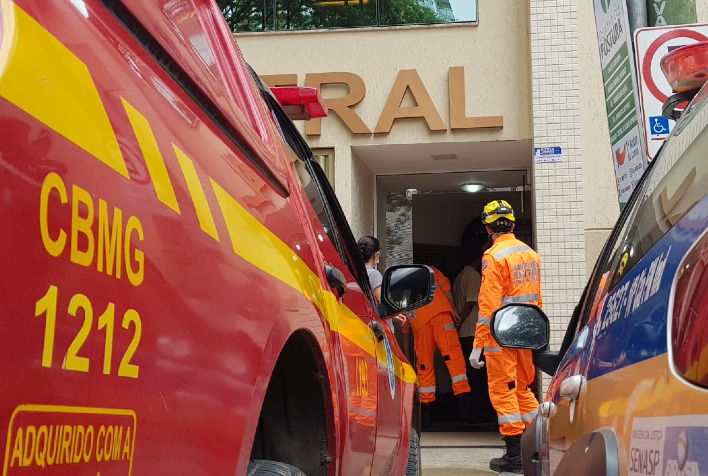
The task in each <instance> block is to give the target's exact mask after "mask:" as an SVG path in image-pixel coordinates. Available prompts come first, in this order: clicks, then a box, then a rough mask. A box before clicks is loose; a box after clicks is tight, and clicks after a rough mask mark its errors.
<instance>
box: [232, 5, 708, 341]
mask: <svg viewBox="0 0 708 476" xmlns="http://www.w3.org/2000/svg"><path fill="white" fill-rule="evenodd" d="M350 1H351V0H350ZM364 1H366V0H364ZM379 1H383V0H379ZM426 1H427V2H428V3H429V4H430V6H429V7H430V9H431V10H436V11H438V10H440V11H443V15H442V16H439V17H438V18H442V20H441V21H440V22H439V23H438V24H432V25H399V26H364V27H359V28H341V29H314V30H308V31H284V30H282V29H281V30H278V31H264V32H260V33H237V34H236V39H237V42H238V44H239V46H240V48H241V50H242V52H243V55H244V57H245V58H246V60H247V61H248V62H249V63H250V65H251V66H252V67H253V68H254V69H255V70H256V71H257V72H258V73H259V74H260V75H261V76H262V77H263V79H264V80H265V82H266V83H267V84H268V85H269V86H287V85H301V86H302V85H305V86H314V87H318V88H320V89H321V91H322V94H323V96H324V97H325V99H326V101H327V105H328V107H329V108H330V115H329V117H327V118H325V119H322V120H312V121H309V122H308V123H306V124H305V123H303V124H300V125H299V127H300V128H301V131H302V132H303V134H305V137H306V139H307V141H308V143H309V144H310V146H311V147H312V148H313V150H314V151H315V153H316V154H317V155H318V157H319V158H320V159H321V162H322V163H323V164H324V166H325V169H326V172H327V173H328V175H329V177H330V180H331V181H332V183H333V184H334V188H335V191H336V193H337V195H338V197H339V199H340V202H341V203H342V207H343V209H344V211H345V213H346V215H347V217H348V219H349V221H350V224H351V225H352V228H353V230H354V232H355V235H356V236H357V237H359V236H362V235H366V234H373V235H377V236H378V237H379V238H380V239H381V241H382V242H383V243H386V247H385V248H386V249H385V252H386V253H385V254H386V256H385V260H386V261H385V264H386V265H390V264H393V263H397V262H404V261H413V260H415V261H416V262H423V263H428V264H435V265H436V266H438V267H440V268H441V269H443V271H444V272H445V271H446V270H447V271H448V274H450V276H449V277H450V278H454V274H455V272H456V271H455V270H456V269H459V268H460V267H461V264H460V263H459V262H458V261H459V255H455V252H456V251H455V249H456V248H457V247H458V246H459V240H460V235H461V233H462V231H463V229H464V228H465V226H466V224H467V223H468V222H469V221H470V220H471V219H472V218H473V217H475V216H477V215H479V214H480V213H481V209H482V206H483V205H484V203H486V202H487V201H489V200H492V199H496V198H504V199H506V200H508V201H509V202H511V203H512V205H513V206H514V207H515V209H516V211H517V213H518V215H519V217H520V222H519V226H518V228H519V232H520V235H522V238H523V239H525V240H527V241H529V242H530V244H531V245H532V246H534V247H535V248H536V249H537V250H538V252H539V254H540V256H541V259H542V261H543V273H544V275H543V293H544V308H545V311H546V313H547V314H548V316H549V318H550V319H551V323H552V333H551V346H552V347H553V348H558V347H559V346H560V343H561V340H562V337H563V334H564V332H565V328H566V325H567V322H568V319H569V318H570V316H571V314H572V311H573V308H574V306H575V305H576V303H577V301H578V298H579V296H580V294H581V292H582V290H583V287H584V285H585V282H586V280H587V276H588V274H589V271H590V270H591V269H592V266H593V265H594V263H595V260H596V258H597V256H598V254H599V252H600V250H601V247H602V246H603V244H604V242H605V240H606V239H607V236H608V235H609V232H610V230H611V228H612V226H613V225H614V222H615V220H616V218H617V216H618V214H619V205H618V199H617V191H616V187H615V177H614V172H613V166H612V161H611V151H610V145H609V143H610V141H609V132H608V127H607V116H606V111H605V103H604V95H603V84H602V76H601V71H600V61H599V53H598V44H597V35H596V31H595V21H594V14H593V0H494V1H479V3H478V4H476V2H474V1H473V0H468V1H465V2H464V3H465V6H464V7H463V8H465V11H464V12H463V14H460V13H459V12H460V11H461V10H460V9H459V8H460V7H458V6H457V5H461V4H460V3H457V1H459V0H457V1H456V0H445V1H441V0H426ZM371 2H374V0H371ZM371 2H368V1H366V4H367V5H371V4H372V3H371ZM329 3H330V4H336V5H329V6H332V7H340V8H352V6H351V5H344V3H346V2H329ZM423 3H425V2H421V4H423ZM339 4H342V5H339ZM357 4H358V5H359V6H361V2H360V1H358V0H357ZM377 5H378V3H377ZM470 5H472V6H470ZM697 5H698V16H699V21H706V20H708V18H707V17H708V7H705V2H697ZM377 8H378V6H377ZM456 8H457V10H456ZM377 11H378V10H377ZM377 15H379V14H378V13H377ZM276 16H277V15H276ZM379 16H380V15H379ZM379 16H377V18H379ZM443 16H444V18H443ZM451 18H452V19H455V20H460V19H462V20H463V21H458V22H455V23H445V22H449V21H451V20H450V19H451ZM443 20H444V21H443ZM373 21H374V20H370V22H373ZM376 22H378V23H377V25H381V24H382V22H381V20H376ZM274 28H275V27H274ZM538 149H540V150H538ZM535 150H536V154H535V152H534V151H535ZM465 184H473V188H474V187H477V186H481V187H482V189H481V190H480V191H478V192H477V193H465V192H464V191H462V189H461V186H463V185H465ZM456 260H457V261H456Z"/></svg>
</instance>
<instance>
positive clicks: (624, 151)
mask: <svg viewBox="0 0 708 476" xmlns="http://www.w3.org/2000/svg"><path fill="white" fill-rule="evenodd" d="M594 6H595V26H596V28H597V40H598V44H599V47H600V66H601V68H602V81H603V84H604V89H605V106H606V108H607V122H608V125H609V129H610V143H611V146H612V162H613V164H614V168H615V179H616V183H617V195H618V197H619V202H620V206H624V204H625V203H627V200H628V199H629V196H630V195H631V194H632V190H634V187H635V185H636V184H637V182H638V181H639V178H640V177H641V176H642V173H644V168H645V166H646V163H647V161H646V157H645V147H644V137H643V133H642V129H641V122H640V121H641V112H640V109H639V98H638V95H637V87H636V83H635V78H636V76H635V72H634V62H633V61H632V35H631V33H630V30H629V22H628V21H627V12H626V10H625V2H624V0H594Z"/></svg>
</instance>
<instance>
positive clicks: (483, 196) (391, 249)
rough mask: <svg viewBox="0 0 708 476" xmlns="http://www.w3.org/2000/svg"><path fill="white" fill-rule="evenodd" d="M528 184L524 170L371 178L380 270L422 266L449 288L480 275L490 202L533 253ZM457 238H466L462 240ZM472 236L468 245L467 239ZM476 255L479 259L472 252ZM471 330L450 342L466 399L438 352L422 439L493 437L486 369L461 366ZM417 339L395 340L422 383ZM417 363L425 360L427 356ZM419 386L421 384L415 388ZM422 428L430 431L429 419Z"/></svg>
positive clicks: (466, 326) (403, 336) (465, 329)
mask: <svg viewBox="0 0 708 476" xmlns="http://www.w3.org/2000/svg"><path fill="white" fill-rule="evenodd" d="M528 183H529V180H528V172H527V171H525V170H508V171H481V172H480V171H477V172H449V173H436V174H405V175H400V174H399V175H379V176H377V180H376V188H377V225H378V226H377V228H378V229H377V235H378V236H379V239H380V240H381V245H382V260H381V261H382V262H381V266H382V267H381V269H384V268H385V267H388V266H392V265H396V264H404V263H419V264H427V265H429V266H433V267H435V268H437V269H438V270H439V271H440V272H441V273H442V274H443V275H444V276H445V277H446V278H447V279H448V280H449V281H450V285H451V287H453V288H454V287H455V281H456V280H458V279H462V280H464V279H465V278H461V272H462V271H463V269H464V268H465V266H466V265H467V266H470V267H476V271H480V269H479V261H477V263H476V264H475V263H473V261H474V258H475V257H477V258H479V253H481V247H482V245H483V244H484V242H485V239H486V233H485V232H484V229H483V227H482V226H481V221H479V216H480V215H481V211H482V209H483V207H484V205H485V204H486V203H488V202H489V201H491V200H494V199H504V200H506V201H508V202H509V203H510V204H511V205H512V206H513V207H514V210H515V213H516V216H517V226H516V235H517V237H518V238H519V239H521V240H522V241H525V242H527V243H528V244H529V245H531V246H533V231H532V230H533V227H532V216H533V213H532V207H531V192H530V188H529V186H528ZM475 219H476V220H475ZM475 221H477V225H475ZM470 232H471V234H470ZM463 236H464V237H466V238H465V239H463ZM470 236H474V238H473V239H469V237H470ZM465 243H466V244H467V245H466V246H465ZM474 247H476V248H477V250H478V253H474V252H471V251H474V250H472V249H471V248H474ZM467 272H470V271H466V273H467ZM477 276H479V275H477ZM453 290H454V289H453ZM451 294H452V295H453V297H454V298H455V299H454V301H461V297H460V296H464V295H465V291H462V290H460V291H458V293H457V296H456V297H455V296H454V294H455V293H454V292H453V293H451ZM466 300H470V299H466ZM453 304H454V305H455V307H456V310H457V311H459V310H460V309H461V308H463V307H464V303H463V302H454V303H453ZM472 314H474V316H473V315H472ZM472 314H471V315H470V317H469V319H473V318H476V308H473V312H472ZM471 323H472V322H471V321H470V322H468V323H467V324H463V325H462V326H459V327H458V328H457V335H456V336H455V338H456V339H458V340H459V343H460V347H461V348H462V356H463V359H464V366H465V369H466V372H465V374H466V378H467V381H468V383H469V385H470V389H471V392H470V395H469V396H466V397H461V396H460V395H459V394H460V388H459V385H458V386H456V387H455V386H453V378H454V379H455V380H454V381H459V376H457V375H454V376H453V377H451V373H454V372H453V371H452V370H451V369H453V368H454V366H451V365H450V362H449V360H450V358H451V357H450V356H449V355H443V354H441V352H440V351H439V350H436V351H435V354H434V359H433V366H434V377H435V378H434V382H432V383H431V382H427V380H430V379H429V378H428V379H426V382H425V383H424V385H425V388H429V389H430V388H432V387H434V391H435V397H434V401H433V402H431V403H429V404H428V405H427V407H424V408H425V409H426V411H427V412H429V414H430V416H432V425H426V427H425V428H424V429H423V430H424V431H495V430H496V429H497V418H496V413H495V412H494V410H493V408H492V406H491V403H490V401H489V397H488V389H487V383H486V369H485V368H483V369H482V370H476V369H473V368H472V367H471V366H470V365H469V363H468V362H467V357H468V356H469V354H470V352H471V349H472V344H473V341H474V336H473V332H474V327H475V326H474V324H473V323H472V325H470V324H471ZM415 339H416V337H415V334H414V333H413V335H407V334H401V335H400V342H401V344H402V347H403V348H404V350H405V351H406V354H407V355H408V356H409V358H410V359H411V362H413V361H414V359H415V360H417V362H416V370H417V371H418V372H419V378H420V364H421V362H420V360H419V359H416V356H415V355H414V354H415V352H414V347H415ZM420 352H422V351H421V349H419V354H420ZM419 357H421V359H423V360H427V359H426V357H425V356H419ZM424 385H423V383H421V386H424ZM455 393H458V395H455ZM461 406H464V408H461ZM423 420H424V422H425V423H430V421H429V420H430V419H429V418H424V419H423ZM426 420H428V421H426Z"/></svg>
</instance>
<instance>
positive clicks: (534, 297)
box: [501, 293, 538, 304]
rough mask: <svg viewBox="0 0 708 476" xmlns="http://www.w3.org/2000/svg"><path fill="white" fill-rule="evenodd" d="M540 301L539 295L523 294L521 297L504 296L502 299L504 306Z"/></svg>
mask: <svg viewBox="0 0 708 476" xmlns="http://www.w3.org/2000/svg"><path fill="white" fill-rule="evenodd" d="M533 301H538V293H534V294H521V295H519V296H504V297H503V298H502V301H501V302H502V304H510V303H514V304H523V303H527V302H533Z"/></svg>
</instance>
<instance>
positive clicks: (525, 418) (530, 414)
mask: <svg viewBox="0 0 708 476" xmlns="http://www.w3.org/2000/svg"><path fill="white" fill-rule="evenodd" d="M537 414H538V410H534V411H531V412H528V413H524V414H523V415H521V421H530V420H533V419H534V418H536V415H537Z"/></svg>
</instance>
